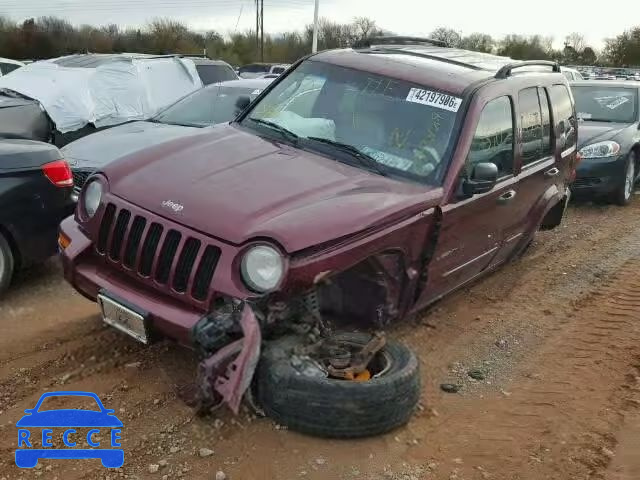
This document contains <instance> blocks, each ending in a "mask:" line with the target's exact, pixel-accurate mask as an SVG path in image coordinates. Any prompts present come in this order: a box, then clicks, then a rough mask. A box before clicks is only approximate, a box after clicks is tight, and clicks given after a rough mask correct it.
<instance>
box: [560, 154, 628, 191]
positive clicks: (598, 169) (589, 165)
mask: <svg viewBox="0 0 640 480" xmlns="http://www.w3.org/2000/svg"><path fill="white" fill-rule="evenodd" d="M627 158H628V154H626V153H625V154H624V155H618V156H615V157H607V158H590V159H585V160H582V161H581V162H580V164H579V165H578V168H577V169H576V179H575V180H574V182H573V183H572V185H571V190H572V191H573V193H574V194H575V195H576V196H582V195H607V194H610V193H613V192H614V191H615V190H616V189H617V188H618V187H620V185H621V184H622V183H623V182H624V174H625V166H626V163H627Z"/></svg>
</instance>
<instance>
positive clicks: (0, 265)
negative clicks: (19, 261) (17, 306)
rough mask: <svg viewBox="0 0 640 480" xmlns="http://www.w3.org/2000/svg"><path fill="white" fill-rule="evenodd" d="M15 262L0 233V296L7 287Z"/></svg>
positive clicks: (7, 244)
mask: <svg viewBox="0 0 640 480" xmlns="http://www.w3.org/2000/svg"><path fill="white" fill-rule="evenodd" d="M14 267H15V261H14V258H13V252H12V251H11V247H10V246H9V242H7V239H6V238H5V237H4V236H3V235H2V233H0V295H1V294H2V293H3V292H4V291H5V290H6V289H7V288H8V287H9V284H10V283H11V278H12V277H13V270H14Z"/></svg>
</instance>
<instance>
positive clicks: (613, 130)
mask: <svg viewBox="0 0 640 480" xmlns="http://www.w3.org/2000/svg"><path fill="white" fill-rule="evenodd" d="M631 126H633V130H634V131H637V129H636V128H635V126H637V124H629V123H609V122H583V123H581V124H580V127H579V129H578V148H582V147H584V146H586V145H591V144H592V143H596V142H602V141H605V140H616V141H617V140H618V139H617V138H616V137H617V136H618V135H620V134H621V133H626V132H625V130H626V129H629V128H631Z"/></svg>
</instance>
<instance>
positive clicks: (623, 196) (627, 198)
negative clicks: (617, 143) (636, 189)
mask: <svg viewBox="0 0 640 480" xmlns="http://www.w3.org/2000/svg"><path fill="white" fill-rule="evenodd" d="M636 162H637V159H636V154H635V152H634V151H631V152H630V153H629V157H628V158H627V161H626V162H625V164H624V174H623V176H622V178H621V179H620V184H619V185H618V188H617V189H616V190H615V191H614V192H613V194H612V195H611V201H612V202H613V203H615V204H617V205H620V206H622V207H624V206H626V205H629V203H631V199H632V198H633V183H634V182H631V192H627V190H626V185H625V180H626V174H627V169H628V168H629V164H633V166H634V174H635V173H637V172H636V171H635V166H636ZM634 176H635V175H634Z"/></svg>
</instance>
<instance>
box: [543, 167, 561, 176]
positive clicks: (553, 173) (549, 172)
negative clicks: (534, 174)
mask: <svg viewBox="0 0 640 480" xmlns="http://www.w3.org/2000/svg"><path fill="white" fill-rule="evenodd" d="M559 173H560V170H558V169H557V168H556V167H553V168H550V169H549V170H547V171H546V172H544V176H545V177H555V176H556V175H558V174H559Z"/></svg>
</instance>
